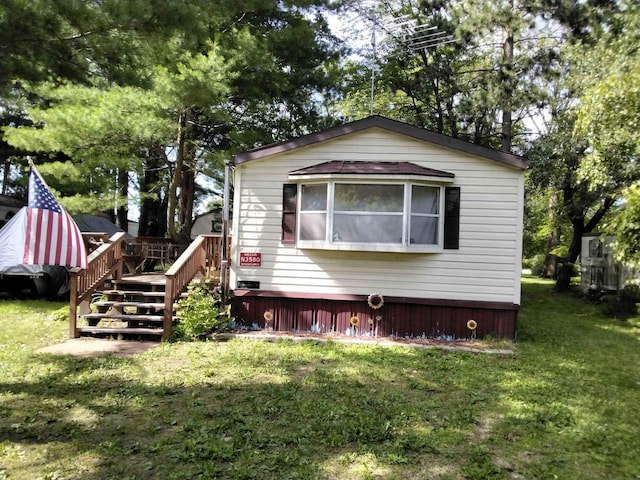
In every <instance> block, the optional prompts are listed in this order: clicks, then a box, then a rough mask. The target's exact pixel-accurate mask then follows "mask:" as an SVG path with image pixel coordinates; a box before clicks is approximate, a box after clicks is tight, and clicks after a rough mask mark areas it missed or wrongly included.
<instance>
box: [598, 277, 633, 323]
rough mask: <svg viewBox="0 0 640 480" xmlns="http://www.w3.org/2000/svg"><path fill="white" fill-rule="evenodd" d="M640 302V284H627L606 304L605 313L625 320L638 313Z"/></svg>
mask: <svg viewBox="0 0 640 480" xmlns="http://www.w3.org/2000/svg"><path fill="white" fill-rule="evenodd" d="M639 302H640V286H638V285H634V284H628V285H625V286H624V288H623V289H622V290H620V291H619V292H618V294H617V295H616V297H615V298H614V299H613V300H612V301H610V302H608V303H607V304H606V306H605V309H604V313H605V314H606V315H607V316H609V317H613V318H619V319H621V320H624V319H626V318H629V317H633V316H635V315H637V314H638V305H637V304H638V303H639Z"/></svg>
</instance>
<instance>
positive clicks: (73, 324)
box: [69, 271, 79, 338]
mask: <svg viewBox="0 0 640 480" xmlns="http://www.w3.org/2000/svg"><path fill="white" fill-rule="evenodd" d="M78 336H79V335H78V272H77V271H71V289H70V291H69V337H70V338H78Z"/></svg>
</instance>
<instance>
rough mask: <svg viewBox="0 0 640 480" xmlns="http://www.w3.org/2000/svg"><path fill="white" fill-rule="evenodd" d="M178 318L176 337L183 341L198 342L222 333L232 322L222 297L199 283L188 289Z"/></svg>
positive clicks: (179, 305) (180, 305) (180, 306)
mask: <svg viewBox="0 0 640 480" xmlns="http://www.w3.org/2000/svg"><path fill="white" fill-rule="evenodd" d="M177 316H178V322H177V324H176V327H175V329H174V337H175V338H176V339H181V340H197V339H199V338H202V337H204V336H205V335H208V334H210V333H215V332H222V331H224V330H226V328H227V327H228V325H229V320H230V318H229V311H228V308H227V307H226V306H225V305H223V304H222V301H221V299H220V295H219V294H218V293H217V292H213V291H211V290H210V289H209V288H207V286H206V285H205V284H203V283H197V282H194V283H192V284H191V285H189V287H187V296H186V297H185V298H183V299H181V300H180V301H179V302H178V310H177Z"/></svg>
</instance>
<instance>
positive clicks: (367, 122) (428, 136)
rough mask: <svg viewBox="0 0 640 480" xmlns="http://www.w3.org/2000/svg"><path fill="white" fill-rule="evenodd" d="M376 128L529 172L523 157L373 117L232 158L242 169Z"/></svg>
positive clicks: (380, 117) (389, 119)
mask: <svg viewBox="0 0 640 480" xmlns="http://www.w3.org/2000/svg"><path fill="white" fill-rule="evenodd" d="M374 127H378V128H382V129H384V130H389V131H391V132H395V133H399V134H401V135H406V136H408V137H411V138H415V139H416V140H422V141H424V142H430V143H433V144H435V145H440V146H442V147H446V148H450V149H452V150H458V151H461V152H464V153H468V154H470V155H475V156H478V157H483V158H487V159H489V160H494V161H496V162H498V163H502V164H504V165H508V166H511V167H515V168H519V169H522V170H526V169H527V168H528V165H527V161H526V160H525V159H524V158H523V157H520V156H518V155H513V154H511V153H506V152H501V151H499V150H494V149H493V148H489V147H485V146H482V145H476V144H474V143H469V142H465V141H464V140H460V139H458V138H453V137H449V136H447V135H443V134H440V133H435V132H431V131H429V130H425V129H424V128H420V127H416V126H414V125H409V124H408V123H404V122H399V121H398V120H393V119H391V118H387V117H383V116H380V115H373V116H370V117H366V118H363V119H361V120H356V121H354V122H350V123H345V124H344V125H338V126H336V127H332V128H329V129H327V130H322V131H320V132H316V133H310V134H308V135H303V136H302V137H298V138H294V139H292V140H289V141H286V142H280V143H274V144H271V145H265V146H263V147H259V148H256V149H253V150H249V151H246V152H243V153H238V154H236V155H234V156H233V164H234V165H240V164H243V163H246V162H250V161H252V160H258V159H260V158H264V157H268V156H270V155H275V154H278V153H284V152H288V151H290V150H294V149H296V148H301V147H306V146H309V145H313V144H315V143H320V142H324V141H326V140H331V139H334V138H338V137H341V136H344V135H349V134H351V133H356V132H360V131H363V130H366V129H368V128H374Z"/></svg>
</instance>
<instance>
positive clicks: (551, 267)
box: [542, 191, 560, 280]
mask: <svg viewBox="0 0 640 480" xmlns="http://www.w3.org/2000/svg"><path fill="white" fill-rule="evenodd" d="M557 207H558V192H556V191H553V192H552V193H551V195H550V197H549V222H550V224H551V225H553V224H554V223H555V222H554V218H555V216H556V209H557ZM559 241H560V232H559V231H558V228H557V227H552V228H551V230H550V232H549V235H547V245H546V249H545V251H546V255H545V259H544V270H543V272H542V278H552V279H554V280H555V279H556V278H557V273H558V272H557V266H558V257H557V255H554V254H553V253H551V252H553V250H554V249H555V248H556V247H557V246H558V243H559Z"/></svg>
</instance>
